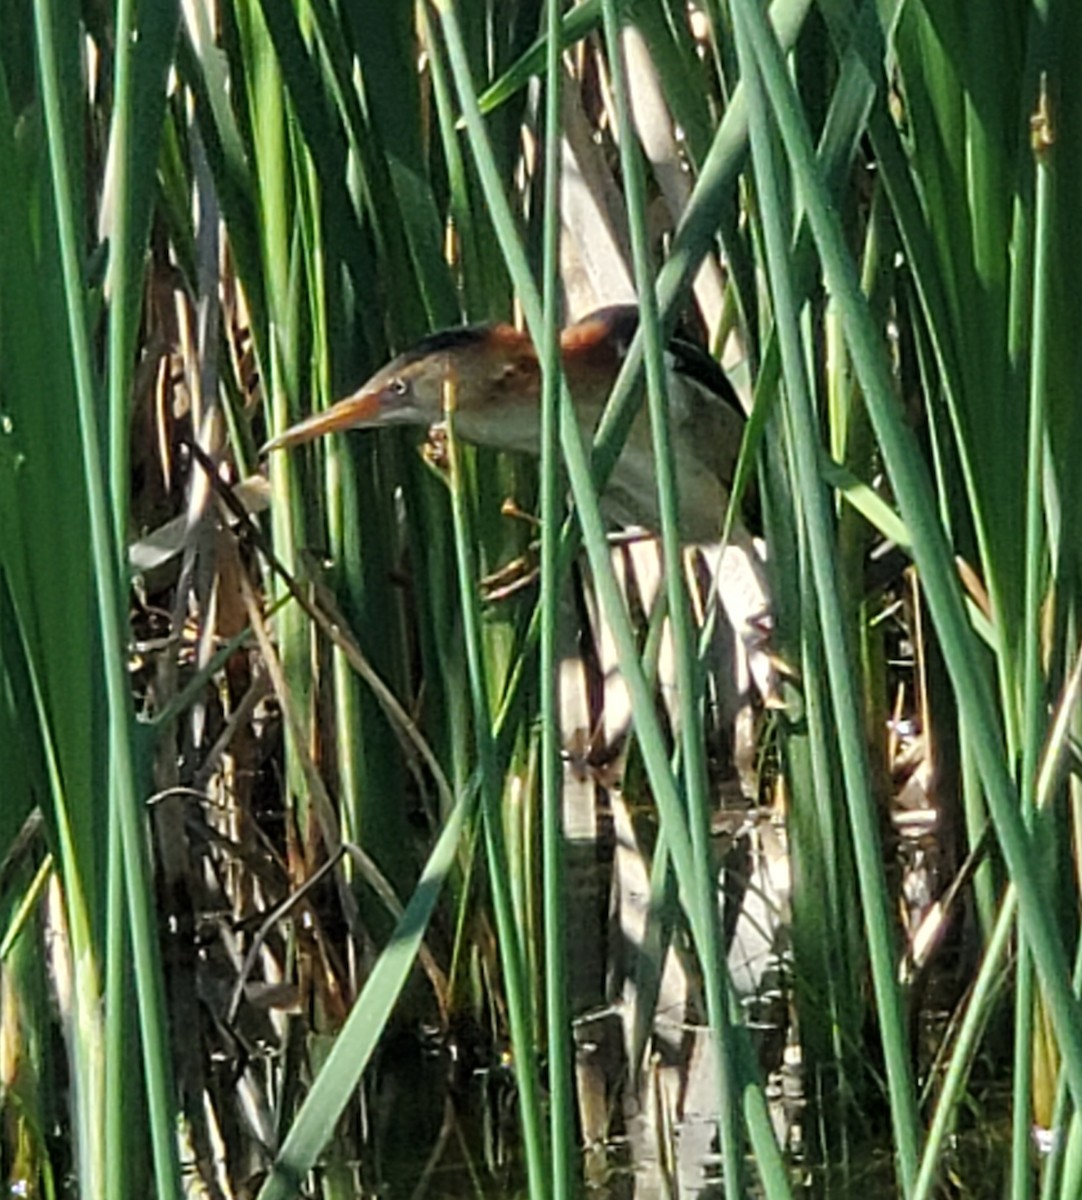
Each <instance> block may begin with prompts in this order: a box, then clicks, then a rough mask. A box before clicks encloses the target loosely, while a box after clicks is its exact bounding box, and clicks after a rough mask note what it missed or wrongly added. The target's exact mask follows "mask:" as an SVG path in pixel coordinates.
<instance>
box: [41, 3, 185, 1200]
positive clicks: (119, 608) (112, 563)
mask: <svg viewBox="0 0 1082 1200" xmlns="http://www.w3.org/2000/svg"><path fill="white" fill-rule="evenodd" d="M35 21H36V28H37V50H38V68H39V71H40V77H41V85H42V99H43V103H44V108H45V119H46V127H47V129H48V143H49V161H50V167H51V173H52V188H53V197H54V204H55V207H56V215H57V226H58V231H59V236H60V250H61V260H62V265H63V276H64V290H65V295H66V300H67V312H68V326H69V337H70V353H71V356H72V361H73V366H74V372H75V381H76V396H77V400H78V414H79V428H80V434H81V442H82V451H83V476H84V486H85V488H86V498H87V509H88V513H89V518H90V534H91V549H92V561H93V569H94V575H95V581H96V588H97V593H98V598H99V604H100V608H99V619H100V634H101V640H102V652H103V658H104V674H105V691H106V702H107V706H108V711H109V757H110V780H111V783H112V787H111V796H110V799H111V803H112V804H113V805H115V806H117V808H118V810H119V823H120V827H121V832H122V838H123V849H124V863H125V878H126V884H127V898H128V920H129V923H130V929H131V938H132V949H133V953H134V956H135V960H136V987H137V993H138V1000H139V1015H140V1022H141V1034H142V1042H143V1066H144V1070H145V1072H146V1086H147V1097H148V1103H149V1109H150V1127H151V1141H152V1146H153V1153H154V1169H155V1177H156V1181H157V1187H158V1194H159V1196H161V1197H166V1196H179V1195H180V1174H179V1164H178V1160H177V1151H176V1143H175V1141H174V1138H173V1130H174V1128H175V1126H176V1114H175V1109H174V1101H173V1088H172V1079H171V1075H170V1062H171V1056H170V1053H169V1048H168V1036H167V1033H166V1029H167V1025H166V1020H165V1012H164V1002H163V992H164V989H163V982H162V974H161V959H160V954H159V949H158V943H157V936H156V931H155V926H154V922H153V913H154V906H153V902H152V896H151V889H150V879H149V867H148V863H147V861H146V839H145V831H144V828H143V822H142V813H141V809H140V805H139V796H138V790H137V785H136V770H135V761H134V755H133V749H132V741H131V699H130V696H129V692H128V680H127V675H126V671H125V663H126V648H127V636H126V632H125V631H126V626H127V622H126V619H125V612H124V606H123V598H122V596H121V595H120V592H119V581H120V579H121V578H123V576H124V566H123V564H124V557H123V555H122V554H121V551H120V547H119V545H118V544H117V542H116V537H115V531H114V529H113V528H112V525H111V521H110V515H109V504H108V496H107V491H106V482H105V481H106V471H105V461H104V459H103V456H102V453H101V448H100V438H99V432H98V417H97V412H96V404H95V397H96V387H95V382H94V375H93V368H92V365H91V355H90V338H89V330H88V328H87V313H86V298H85V289H84V284H83V277H82V267H81V262H80V254H79V249H78V237H77V233H76V226H75V221H74V209H73V204H72V182H71V178H70V174H69V158H68V147H67V137H66V130H65V125H64V121H63V117H62V113H61V98H60V95H61V94H60V81H59V79H58V77H57V63H58V62H59V61H60V60H59V57H58V55H57V53H56V46H55V23H54V14H53V11H52V5H51V3H50V0H39V2H38V3H37V4H36V5H35Z"/></svg>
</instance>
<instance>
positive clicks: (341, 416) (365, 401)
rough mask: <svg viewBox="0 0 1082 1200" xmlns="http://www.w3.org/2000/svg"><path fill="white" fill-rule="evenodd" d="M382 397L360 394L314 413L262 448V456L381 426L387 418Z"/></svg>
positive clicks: (371, 393) (366, 392)
mask: <svg viewBox="0 0 1082 1200" xmlns="http://www.w3.org/2000/svg"><path fill="white" fill-rule="evenodd" d="M382 401H383V396H382V393H381V392H378V391H360V392H355V393H354V394H353V395H352V396H347V397H346V398H345V400H339V401H338V403H337V404H332V405H331V407H330V408H328V409H325V410H324V411H323V412H319V413H313V414H312V415H311V416H310V417H306V418H305V419H304V420H303V421H298V422H297V424H296V425H291V426H290V427H289V428H288V429H287V430H285V431H284V432H283V433H280V434H279V435H278V436H277V437H276V438H271V440H270V441H269V442H268V443H267V444H266V445H265V446H264V447H263V449H262V451H261V453H262V454H267V453H268V452H269V451H271V450H288V449H290V448H291V447H293V446H300V445H303V444H304V443H305V442H313V441H315V439H316V438H319V437H323V435H324V434H326V433H344V432H345V431H346V430H348V429H364V428H365V427H367V426H372V425H379V424H380V423H381V421H380V417H381V416H382V415H385V410H384V405H383V402H382Z"/></svg>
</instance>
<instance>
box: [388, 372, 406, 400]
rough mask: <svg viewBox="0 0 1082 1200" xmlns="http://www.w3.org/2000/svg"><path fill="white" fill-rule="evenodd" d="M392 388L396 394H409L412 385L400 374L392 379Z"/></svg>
mask: <svg viewBox="0 0 1082 1200" xmlns="http://www.w3.org/2000/svg"><path fill="white" fill-rule="evenodd" d="M390 390H391V392H392V393H393V394H394V395H396V396H406V395H408V394H409V390H410V385H409V383H408V382H407V381H406V380H405V379H403V378H402V377H401V376H399V377H398V378H396V379H392V380H391V388H390Z"/></svg>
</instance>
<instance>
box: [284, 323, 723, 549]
mask: <svg viewBox="0 0 1082 1200" xmlns="http://www.w3.org/2000/svg"><path fill="white" fill-rule="evenodd" d="M638 320H639V315H638V311H637V310H636V309H635V308H634V307H633V306H631V305H624V306H616V307H612V308H603V309H599V310H598V311H597V312H595V313H591V314H590V315H589V316H587V317H584V318H583V319H582V320H581V321H578V322H576V324H574V325H571V326H569V327H568V328H566V329H565V330H564V331H563V333H562V334H561V335H560V353H561V359H562V363H563V371H564V375H565V377H566V379H567V386H568V389H569V391H570V393H571V396H572V399H573V401H574V405H575V412H576V414H577V416H578V419H579V423H580V425H581V426H582V429H583V432H584V434H585V435H586V436H587V437H589V438H592V436H593V433H594V429H595V428H596V426H597V423H598V420H599V418H600V416H601V412H602V410H603V408H604V406H605V402H606V400H607V399H608V396H609V393H610V391H611V390H612V385H613V383H614V382H615V379H616V376H617V374H618V372H619V370H620V366H621V363H622V362H623V359H624V357H625V356H626V354H627V351H628V347H629V346H630V344H631V339H632V337H633V336H634V334H635V329H636V327H637V325H638ZM666 367H667V377H668V387H667V391H668V401H669V411H670V415H671V430H672V439H673V445H674V448H675V453H676V457H677V488H678V491H679V504H680V534H681V539H682V540H683V541H685V542H709V541H713V540H716V539H717V538H718V537H719V536H720V533H721V526H722V521H723V519H724V516H725V510H726V506H727V504H728V500H729V490H730V488H731V486H732V480H733V472H734V469H735V467H736V460H737V455H738V453H739V450H740V443H741V438H742V436H743V432H744V413H743V410H742V409H741V407H740V402H739V401H738V399H737V397H736V393H735V392H734V390H733V387H732V384H731V383H730V382H729V380H728V379H727V378H726V376H725V373H724V372H723V371H722V369H721V368H720V367H719V366H718V364H717V363H716V362H715V361H714V360H713V359H712V358H711V357H710V356H709V355H708V354H707V353H706V352H705V351H704V350H703V349H702V348H700V347H699V346H697V345H695V344H694V343H692V342H688V341H685V340H683V339H681V338H673V339H671V341H670V343H669V347H668V351H667V355H666ZM449 386H450V387H452V388H453V392H454V429H455V432H456V434H457V435H458V436H460V437H461V438H462V439H463V440H465V441H468V442H474V443H476V444H477V445H480V446H492V447H494V448H496V449H499V450H510V451H518V452H523V453H526V454H534V455H536V454H537V453H538V451H539V446H540V441H541V411H540V409H541V400H540V397H541V368H540V364H539V363H538V359H537V353H536V351H535V349H534V345H533V342H532V341H531V340H530V338H529V336H528V335H527V334H525V333H521V332H519V330H517V329H514V328H513V327H512V326H510V325H468V326H464V327H462V328H460V329H448V330H445V331H443V332H442V333H436V334H433V335H432V336H431V337H427V338H425V339H424V340H423V341H421V342H419V343H418V344H417V345H416V346H414V347H413V349H412V350H407V351H406V352H405V353H404V354H400V355H399V356H398V357H397V358H396V359H394V361H393V362H390V363H388V364H387V366H385V367H384V368H383V369H382V370H381V371H377V372H376V374H375V375H373V376H372V378H371V379H369V380H368V382H367V383H366V384H364V385H363V386H362V387H361V388H360V389H359V390H358V391H356V392H354V393H353V395H351V396H347V397H346V398H345V399H344V400H340V401H339V402H338V403H337V404H335V405H333V406H332V407H331V408H329V409H327V410H326V411H325V412H321V413H316V414H314V415H313V416H311V417H308V418H307V419H306V420H304V421H301V422H300V423H299V424H297V425H294V426H293V427H292V428H290V429H287V430H286V431H285V432H284V433H282V434H279V436H278V437H276V438H274V439H273V440H272V441H271V442H269V443H268V445H267V447H266V449H268V450H276V449H280V448H284V447H289V446H296V445H299V444H300V443H302V442H307V441H311V440H312V439H313V438H316V437H319V436H320V435H322V434H325V433H333V432H339V433H340V432H344V431H346V430H349V429H377V428H382V427H384V426H389V425H421V426H425V427H430V426H433V425H436V424H438V423H440V422H441V421H442V420H443V419H444V405H445V402H446V396H447V392H448V387H449ZM602 502H603V505H604V508H605V511H606V513H607V514H608V515H609V516H610V517H611V518H613V519H614V520H616V521H617V522H618V523H620V524H623V525H643V526H645V527H647V528H648V529H650V530H652V531H655V532H656V531H657V529H658V528H659V524H660V522H659V517H658V500H657V487H656V483H655V472H654V452H653V441H652V438H651V435H650V427H649V422H648V418H647V414H646V412H645V409H644V410H642V411H640V413H639V415H638V417H637V418H636V420H635V423H634V425H633V426H632V428H631V432H630V433H629V435H628V439H627V442H626V444H625V446H624V449H623V452H622V454H621V456H620V459H619V461H618V463H617V465H616V467H615V469H614V471H613V474H612V476H611V478H610V479H609V483H608V486H607V487H606V489H605V493H604V496H603V497H602Z"/></svg>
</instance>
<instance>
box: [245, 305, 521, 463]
mask: <svg viewBox="0 0 1082 1200" xmlns="http://www.w3.org/2000/svg"><path fill="white" fill-rule="evenodd" d="M539 386H540V369H539V367H538V363H537V355H536V353H535V352H534V348H533V343H532V342H531V341H530V339H529V338H528V337H527V336H526V335H525V334H523V333H520V332H519V331H518V330H517V329H514V328H513V327H512V326H510V325H467V326H464V327H463V328H459V329H448V330H444V331H443V332H441V333H435V334H433V335H432V336H431V337H427V338H425V339H424V340H423V341H421V342H418V343H417V345H415V346H413V347H412V348H411V349H410V350H407V351H406V352H405V353H404V354H400V355H399V356H398V357H397V358H396V359H394V360H393V361H391V362H389V363H388V364H387V365H386V366H385V367H383V368H382V369H381V370H379V371H377V372H376V374H375V375H373V376H372V378H371V379H369V380H368V382H367V383H365V384H363V385H362V386H361V387H360V388H359V389H358V390H357V391H356V392H354V393H353V394H352V395H350V396H347V397H346V398H345V399H344V400H340V401H338V403H337V404H334V405H332V406H331V407H330V408H328V409H326V410H325V411H324V412H320V413H314V414H313V415H312V416H310V417H308V418H307V419H306V420H304V421H301V422H299V423H298V424H296V425H293V426H292V427H291V428H289V429H287V430H286V431H285V432H284V433H281V434H279V435H278V437H276V438H274V439H273V440H272V441H270V442H268V443H267V445H266V446H265V447H264V449H265V450H279V449H284V448H288V447H291V446H298V445H301V444H302V443H304V442H310V441H312V440H314V439H315V438H318V437H321V436H323V435H324V434H327V433H344V432H346V431H347V430H351V429H382V428H385V427H387V426H391V425H421V426H425V427H428V426H431V425H435V424H437V423H438V422H440V421H442V420H444V419H445V417H446V415H447V412H448V409H450V408H452V407H453V409H454V413H455V420H456V424H458V425H460V426H461V427H462V432H463V435H464V436H466V437H467V439H468V440H478V441H482V442H485V443H488V444H492V445H497V446H499V445H501V444H505V445H506V446H507V447H508V448H515V446H514V442H515V441H516V439H515V438H514V437H512V436H511V435H510V427H511V425H513V424H514V421H513V420H511V421H510V422H509V421H508V420H507V418H508V417H511V416H513V414H514V412H516V411H521V412H528V411H531V410H532V411H536V408H537V403H538V395H539V392H538V389H539ZM505 424H506V425H507V426H508V430H509V432H508V436H507V438H505V439H501V436H500V429H501V427H502V426H503V425H505ZM475 426H476V427H477V428H476V430H475V429H474V427H475ZM486 432H488V433H489V434H490V436H485V433H486Z"/></svg>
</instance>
